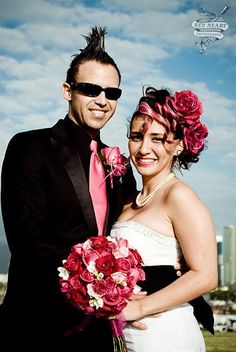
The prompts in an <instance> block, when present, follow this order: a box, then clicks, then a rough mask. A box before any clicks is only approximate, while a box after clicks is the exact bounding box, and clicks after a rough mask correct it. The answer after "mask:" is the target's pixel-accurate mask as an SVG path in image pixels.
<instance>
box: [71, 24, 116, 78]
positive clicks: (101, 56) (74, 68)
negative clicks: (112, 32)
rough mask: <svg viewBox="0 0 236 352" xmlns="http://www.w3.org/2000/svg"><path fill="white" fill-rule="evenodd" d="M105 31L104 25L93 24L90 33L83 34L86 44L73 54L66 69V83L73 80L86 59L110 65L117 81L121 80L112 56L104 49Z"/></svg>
mask: <svg viewBox="0 0 236 352" xmlns="http://www.w3.org/2000/svg"><path fill="white" fill-rule="evenodd" d="M106 33H107V31H106V27H96V26H95V27H93V28H92V30H91V33H89V34H88V35H83V37H84V38H85V40H86V42H87V46H86V47H85V48H84V49H80V53H79V54H74V55H73V56H74V58H73V60H72V61H71V64H70V67H69V69H68V71H67V76H66V82H67V83H71V82H73V81H74V80H75V76H76V74H77V72H78V69H79V66H80V65H81V64H83V63H85V62H87V61H97V62H99V63H101V64H106V65H112V66H113V67H114V68H115V69H116V70H117V73H118V75H119V81H120V80H121V74H120V70H119V69H118V67H117V65H116V63H115V61H114V60H113V59H112V57H111V56H110V55H109V54H108V53H107V52H106V51H105V35H106Z"/></svg>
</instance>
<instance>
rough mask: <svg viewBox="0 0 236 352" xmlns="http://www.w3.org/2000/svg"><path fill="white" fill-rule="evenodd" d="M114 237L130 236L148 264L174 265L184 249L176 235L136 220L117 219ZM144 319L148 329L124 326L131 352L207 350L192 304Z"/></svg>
mask: <svg viewBox="0 0 236 352" xmlns="http://www.w3.org/2000/svg"><path fill="white" fill-rule="evenodd" d="M110 236H111V237H116V236H120V237H123V238H126V239H127V240H128V242H129V244H130V245H131V246H132V247H134V248H136V249H137V250H138V252H139V253H140V254H141V256H142V258H143V261H144V265H145V266H157V265H171V266H173V265H174V264H175V263H176V258H177V256H178V254H179V252H180V246H179V243H178V241H177V240H176V239H175V238H174V237H170V236H166V235H162V234H160V233H157V232H155V231H153V230H151V229H150V228H148V227H147V226H144V225H141V224H139V223H137V222H135V221H126V222H116V223H115V224H114V225H113V227H112V230H111V234H110ZM141 321H143V322H144V323H145V324H146V325H147V326H148V329H147V330H138V329H135V328H133V327H132V326H130V325H127V326H126V327H125V328H124V335H125V340H126V344H127V348H128V351H129V352H205V351H206V348H205V342H204V338H203V335H202V332H201V329H200V327H199V324H198V322H197V320H196V318H195V316H194V314H193V307H192V306H191V305H190V304H189V303H186V304H181V305H179V306H176V307H174V308H172V309H169V310H168V311H165V312H163V313H161V314H160V315H159V316H157V317H152V318H150V317H148V318H143V319H142V320H141Z"/></svg>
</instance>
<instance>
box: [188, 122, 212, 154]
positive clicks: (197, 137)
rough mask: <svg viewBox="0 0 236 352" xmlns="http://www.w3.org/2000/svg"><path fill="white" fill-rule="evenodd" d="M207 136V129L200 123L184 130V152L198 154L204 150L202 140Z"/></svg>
mask: <svg viewBox="0 0 236 352" xmlns="http://www.w3.org/2000/svg"><path fill="white" fill-rule="evenodd" d="M207 136H208V129H207V127H206V126H205V125H203V124H202V123H201V122H200V121H197V122H196V123H194V124H192V125H191V126H190V127H188V128H184V145H185V148H186V150H188V151H190V152H191V153H193V154H198V153H199V152H201V151H202V149H203V148H204V144H205V141H204V139H205V138H206V137H207Z"/></svg>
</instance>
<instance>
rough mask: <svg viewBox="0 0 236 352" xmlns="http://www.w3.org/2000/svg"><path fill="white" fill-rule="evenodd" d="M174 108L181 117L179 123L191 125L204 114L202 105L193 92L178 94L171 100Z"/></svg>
mask: <svg viewBox="0 0 236 352" xmlns="http://www.w3.org/2000/svg"><path fill="white" fill-rule="evenodd" d="M171 102H172V106H173V108H174V109H175V111H176V112H177V115H178V116H179V122H180V123H183V124H185V123H186V124H188V125H191V124H192V123H194V122H195V121H197V120H198V119H199V117H200V115H201V114H202V111H203V110H202V104H201V102H200V100H199V99H198V97H197V95H196V94H194V93H193V92H192V91H191V90H183V91H181V92H176V93H175V94H174V97H173V98H171Z"/></svg>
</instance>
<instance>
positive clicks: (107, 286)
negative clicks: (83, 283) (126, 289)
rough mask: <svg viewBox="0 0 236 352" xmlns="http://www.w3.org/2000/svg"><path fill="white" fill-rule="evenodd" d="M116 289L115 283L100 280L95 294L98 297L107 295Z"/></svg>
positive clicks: (95, 287)
mask: <svg viewBox="0 0 236 352" xmlns="http://www.w3.org/2000/svg"><path fill="white" fill-rule="evenodd" d="M114 287H115V282H114V281H113V282H111V280H109V281H107V280H104V279H101V280H98V281H97V282H96V283H95V284H94V286H93V289H94V292H95V293H97V294H98V295H101V296H102V295H105V294H106V293H107V292H109V291H111V290H113V289H114Z"/></svg>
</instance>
